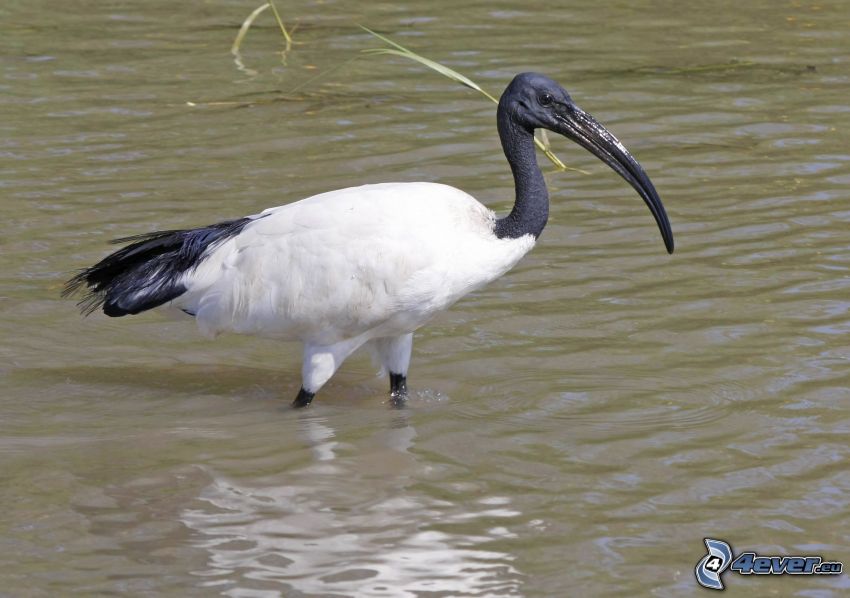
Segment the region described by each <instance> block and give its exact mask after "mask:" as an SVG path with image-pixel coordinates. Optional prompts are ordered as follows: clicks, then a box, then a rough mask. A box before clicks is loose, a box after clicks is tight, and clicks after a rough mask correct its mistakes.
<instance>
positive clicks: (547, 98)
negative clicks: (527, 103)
mask: <svg viewBox="0 0 850 598" xmlns="http://www.w3.org/2000/svg"><path fill="white" fill-rule="evenodd" d="M537 101H538V102H540V105H541V106H551V105H552V102H553V101H554V100H553V99H552V96H551V95H550V94H548V93H544V94H541V95H540V97H539V98H537Z"/></svg>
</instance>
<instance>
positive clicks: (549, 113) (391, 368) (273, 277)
mask: <svg viewBox="0 0 850 598" xmlns="http://www.w3.org/2000/svg"><path fill="white" fill-rule="evenodd" d="M496 118H497V124H498V129H499V137H500V138H501V141H502V149H503V150H504V152H505V156H506V157H507V159H508V162H509V163H510V166H511V171H512V172H513V176H514V184H515V187H516V201H515V203H514V206H513V209H512V210H511V213H510V214H508V215H507V216H505V217H503V218H498V217H497V216H496V215H495V214H494V213H493V212H492V211H491V210H489V209H488V208H486V207H485V206H483V205H482V204H480V203H479V202H478V201H476V200H475V199H474V198H473V197H471V196H470V195H468V194H466V193H464V192H463V191H460V190H459V189H455V188H454V187H449V186H446V185H440V184H435V183H383V184H377V185H364V186H362V187H350V188H347V189H340V190H337V191H330V192H328V193H322V194H321V195H315V196H313V197H308V198H307V199H303V200H301V201H298V202H295V203H290V204H287V205H284V206H280V207H276V208H270V209H268V210H265V211H264V212H261V213H260V214H257V215H254V216H247V217H245V218H240V219H238V220H229V221H226V222H220V223H218V224H213V225H211V226H204V227H201V228H195V229H186V230H169V231H159V232H153V233H148V234H144V235H139V236H136V237H129V238H126V239H119V240H118V241H116V242H118V243H130V244H129V245H127V246H125V247H123V248H122V249H119V250H118V251H116V252H114V253H112V254H111V255H108V256H107V257H105V258H104V259H103V260H101V261H100V262H98V263H97V264H95V265H94V266H92V267H90V268H86V269H84V270H82V271H81V272H80V273H79V274H78V275H77V276H75V277H74V278H72V279H71V280H70V281H68V284H67V286H66V289H65V295H69V294H71V293H73V292H75V291H77V290H78V289H80V288H81V287H86V290H87V293H86V295H85V297H84V298H83V299H82V301H80V307H81V309H82V310H83V312H84V313H86V314H88V313H91V312H92V311H95V310H96V309H98V308H101V307H102V309H103V312H104V313H105V314H106V315H108V316H113V317H118V316H124V315H127V314H138V313H140V312H143V311H147V310H149V309H154V308H158V307H173V308H177V309H180V310H182V311H183V312H185V313H186V314H189V315H190V316H193V317H194V318H195V321H196V322H197V325H198V328H199V329H200V330H201V332H203V333H205V334H207V335H209V336H216V335H217V334H219V333H222V332H235V333H239V334H255V335H258V336H263V337H270V338H275V339H295V340H300V341H301V342H302V343H303V344H304V361H303V366H302V373H301V376H302V378H301V389H300V391H299V393H298V396H297V397H296V399H295V401H294V403H293V405H294V406H298V407H303V406H306V405H308V404H309V403H310V401H312V399H313V397H314V396H315V394H316V393H317V392H318V391H319V389H320V388H321V387H322V386H323V385H324V384H325V383H326V382H327V381H328V380H329V379H330V377H331V376H332V375H333V374H334V372H335V371H336V370H337V368H339V366H340V365H341V364H342V362H343V361H344V360H345V359H346V358H347V357H348V356H349V355H351V354H352V353H353V352H354V351H355V350H357V349H358V348H360V347H362V346H364V345H366V346H369V347H370V348H371V349H372V350H373V351H374V353H375V354H376V355H377V357H378V358H379V359H380V362H381V364H382V365H383V368H384V369H385V370H386V371H387V372H389V375H390V394H391V397H392V399H393V401H394V402H401V401H403V400H404V399H405V398H406V396H407V371H408V365H409V363H410V352H411V349H412V346H413V332H414V331H415V330H416V329H417V328H419V327H420V326H422V325H423V324H425V323H426V322H427V321H428V320H429V319H430V318H431V317H432V316H434V315H435V314H437V313H438V312H441V311H443V310H445V309H447V308H448V307H449V306H451V305H452V304H453V303H455V302H456V301H457V300H458V299H460V298H461V297H463V296H464V295H466V294H467V293H469V292H471V291H474V290H475V289H478V288H481V287H482V286H484V285H486V284H487V283H489V282H491V281H493V280H495V279H496V278H499V277H500V276H502V275H503V274H504V273H505V272H507V271H508V270H510V269H511V268H512V267H513V266H514V264H516V263H517V262H518V261H519V260H520V259H521V258H522V256H524V255H525V254H526V253H528V251H529V250H531V248H532V247H534V244H535V243H536V241H537V238H538V237H539V236H540V233H541V232H542V231H543V227H544V226H545V225H546V220H547V218H548V214H549V196H548V192H547V190H546V184H545V182H544V180H543V174H542V173H541V172H540V168H539V167H538V165H537V159H536V155H535V149H534V143H533V136H534V130H535V129H536V128H544V129H548V130H550V131H553V132H555V133H560V134H561V135H564V136H565V137H567V138H569V139H571V140H572V141H574V142H576V143H578V144H579V145H580V146H582V147H583V148H585V149H586V150H588V151H590V152H591V153H592V154H594V155H595V156H596V157H598V158H599V159H600V160H602V161H603V162H604V163H605V164H607V165H608V166H609V167H611V168H612V169H613V170H614V171H615V172H617V174H619V175H620V176H621V177H623V178H624V179H625V180H626V181H628V182H629V184H631V186H632V187H634V189H635V190H636V191H637V192H638V194H639V195H640V196H641V197H642V198H643V200H644V201H645V202H646V204H647V206H649V209H650V211H651V212H652V215H653V216H654V217H655V221H656V222H657V224H658V228H659V229H660V231H661V236H662V238H663V239H664V244H665V246H666V247H667V251H668V252H669V253H672V252H673V233H672V231H671V229H670V222H669V221H668V219H667V214H666V213H665V211H664V206H663V205H662V204H661V200H660V198H659V197H658V193H657V192H656V191H655V187H654V186H653V185H652V182H651V181H650V180H649V177H648V176H647V175H646V173H645V172H644V171H643V168H641V166H640V164H638V162H637V161H636V160H635V159H634V158H633V157H632V156H631V154H630V153H629V152H628V151H627V150H626V148H625V147H623V144H622V143H620V141H619V140H618V139H617V138H616V137H614V136H613V135H612V134H611V133H610V132H608V130H606V129H605V127H603V126H602V125H601V124H599V122H597V121H596V120H595V119H594V118H593V117H591V116H590V115H589V114H587V113H586V112H584V111H582V110H581V109H580V108H578V107H577V106H576V105H575V103H573V101H572V99H571V98H570V96H569V94H567V92H566V91H564V89H563V88H562V87H561V86H560V85H558V84H557V83H555V82H554V81H552V80H551V79H549V78H548V77H545V76H543V75H540V74H536V73H522V74H519V75H517V76H516V77H515V78H514V79H513V81H511V83H510V85H508V87H507V89H505V92H504V93H503V94H502V97H501V100H500V101H499V108H498V112H497V115H496Z"/></svg>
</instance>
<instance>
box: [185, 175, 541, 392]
mask: <svg viewBox="0 0 850 598" xmlns="http://www.w3.org/2000/svg"><path fill="white" fill-rule="evenodd" d="M253 218H254V220H253V221H252V222H250V223H248V224H247V225H246V226H245V227H244V228H243V229H242V232H240V233H239V234H238V235H236V236H234V237H231V238H230V239H228V240H226V241H224V242H223V243H221V244H220V245H219V246H217V247H216V248H215V249H213V250H212V251H211V252H210V253H209V256H208V257H207V258H206V259H205V260H204V261H203V262H202V263H201V264H200V265H199V266H198V267H197V268H196V269H194V270H191V271H189V272H187V273H186V274H185V276H184V278H183V280H182V282H183V284H184V285H185V287H186V289H187V290H186V293H185V294H183V295H181V296H180V297H178V298H177V299H175V300H174V301H173V302H172V303H173V305H174V306H176V307H178V308H180V309H182V310H185V311H187V312H190V313H193V314H195V317H196V319H197V322H198V327H199V328H200V330H201V331H202V332H203V333H205V334H207V335H209V336H215V335H217V334H219V333H222V332H235V333H239V334H253V335H258V336H264V337H270V338H277V339H297V340H300V341H302V342H303V343H304V345H305V360H304V372H303V373H304V381H305V390H307V391H308V392H312V393H315V392H316V391H317V390H318V389H319V388H320V387H321V386H322V385H323V384H324V383H325V382H326V381H327V380H328V379H329V378H330V376H331V375H332V374H333V373H334V371H335V370H336V368H337V367H339V365H340V364H341V363H342V361H343V360H344V359H345V358H346V357H347V356H348V355H350V354H351V353H352V352H354V351H355V350H356V349H357V348H358V347H360V346H361V345H363V344H364V343H366V342H367V341H370V340H376V339H381V340H380V342H379V343H376V345H377V346H378V347H381V348H383V347H387V349H386V350H385V351H384V355H383V357H384V363H383V365H384V367H385V368H386V369H388V370H390V371H395V372H400V373H401V372H406V371H407V362H408V360H409V351H410V347H411V341H410V340H409V335H410V333H412V332H413V331H414V330H416V329H417V328H419V327H420V326H422V325H423V324H425V323H426V322H427V321H428V320H429V319H430V318H431V317H432V316H433V315H434V314H436V313H438V312H440V311H443V310H445V309H446V308H448V307H449V306H451V305H452V304H453V303H454V302H456V301H457V300H458V299H460V298H461V297H463V296H464V295H466V294H467V293H469V292H470V291H473V290H475V289H477V288H480V287H482V286H484V285H485V284H487V283H488V282H490V281H492V280H495V279H496V278H498V277H499V276H501V275H502V274H504V273H505V272H506V271H508V270H509V269H510V268H511V267H512V266H513V265H514V264H516V263H517V262H518V261H519V259H520V258H521V257H522V256H523V255H525V254H526V253H527V252H528V251H529V250H530V249H531V248H532V247H533V246H534V242H535V239H534V237H533V236H532V235H524V236H523V237H520V238H518V239H508V238H506V239H498V238H496V237H495V236H494V235H493V227H494V225H495V221H496V218H495V215H494V214H493V212H492V211H490V210H489V209H487V208H486V207H484V206H483V205H481V204H480V203H478V201H476V200H475V199H474V198H473V197H472V196H470V195H468V194H466V193H464V192H463V191H460V190H458V189H455V188H454V187H449V186H447V185H439V184H434V183H385V184H378V185H364V186H362V187H352V188H348V189H340V190H338V191H331V192H329V193H322V194H320V195H315V196H313V197H309V198H307V199H303V200H301V201H298V202H295V203H292V204H288V205H284V206H280V207H277V208H270V209H268V210H265V211H264V212H262V213H261V214H259V215H257V216H255V217H253ZM393 360H396V361H397V362H398V363H401V364H404V367H403V369H402V368H396V369H394V368H393V366H394V365H396V364H394V363H392V361H393Z"/></svg>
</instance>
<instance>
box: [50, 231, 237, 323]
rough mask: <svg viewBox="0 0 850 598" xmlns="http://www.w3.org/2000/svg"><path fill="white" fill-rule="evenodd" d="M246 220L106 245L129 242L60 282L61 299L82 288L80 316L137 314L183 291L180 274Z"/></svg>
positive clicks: (124, 240) (163, 233) (183, 275)
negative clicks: (62, 289)
mask: <svg viewBox="0 0 850 598" xmlns="http://www.w3.org/2000/svg"><path fill="white" fill-rule="evenodd" d="M251 220H252V219H251V218H240V219H239V220H229V221H227V222H219V223H218V224H213V225H211V226H206V227H203V228H194V229H186V230H166V231H158V232H153V233H146V234H143V235H137V236H134V237H125V238H123V239H116V240H114V241H112V242H113V243H116V244H121V243H130V244H129V245H127V246H126V247H123V248H121V249H119V250H118V251H116V252H114V253H112V254H110V255H108V256H106V257H105V258H103V259H102V260H100V261H99V262H98V263H96V264H95V265H94V266H91V267H90V268H85V269H84V270H81V271H80V273H79V274H77V275H76V276H74V277H73V278H72V279H71V280H69V281H68V282H67V283H66V284H65V290H64V291H63V292H62V296H63V297H68V296H70V295H73V294H74V293H76V292H77V291H80V290H82V289H85V291H84V292H85V295H84V296H83V298H82V299H81V300H80V302H79V303H78V305H79V306H80V309H81V311H82V312H83V314H85V315H89V314H90V313H92V312H94V311H96V310H97V309H98V308H100V307H103V313H105V314H106V315H107V316H112V317H119V316H126V315H127V314H137V313H140V312H143V311H146V310H148V309H153V308H154V307H159V306H160V305H162V304H164V303H168V302H169V301H172V300H173V299H176V298H177V297H179V296H180V295H182V294H183V293H185V292H186V290H187V289H186V286H185V278H186V277H185V274H186V273H188V272H190V271H191V270H193V269H194V268H196V267H197V266H198V264H200V263H201V262H202V261H203V260H204V259H205V258H206V257H207V256H208V255H209V253H210V251H211V250H212V249H214V248H215V247H216V246H217V245H219V244H220V243H222V242H223V241H225V240H226V239H229V238H230V237H232V236H234V235H237V234H239V232H240V231H241V230H242V229H243V228H244V227H245V225H246V224H248V223H249V222H250V221H251Z"/></svg>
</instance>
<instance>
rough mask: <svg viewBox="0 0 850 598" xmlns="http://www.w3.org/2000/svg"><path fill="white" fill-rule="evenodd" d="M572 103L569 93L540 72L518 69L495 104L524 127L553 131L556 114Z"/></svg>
mask: <svg viewBox="0 0 850 598" xmlns="http://www.w3.org/2000/svg"><path fill="white" fill-rule="evenodd" d="M572 104H573V100H572V98H570V94H568V93H567V92H566V90H565V89H564V88H563V87H561V86H560V85H558V84H557V83H555V82H554V81H552V79H550V78H549V77H547V76H546V75H541V74H540V73H520V74H519V75H517V76H516V77H514V79H513V81H511V82H510V84H509V85H508V87H507V88H506V89H505V92H504V93H503V94H502V99H501V100H500V101H499V106H500V107H503V108H504V109H505V110H506V111H507V113H508V114H509V115H510V117H511V120H512V121H513V122H514V123H515V124H517V125H519V126H520V127H522V128H524V129H527V130H534V129H549V130H551V131H555V130H556V128H557V126H558V123H559V119H558V116H559V115H563V114H565V112H566V107H567V106H570V105H572Z"/></svg>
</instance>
